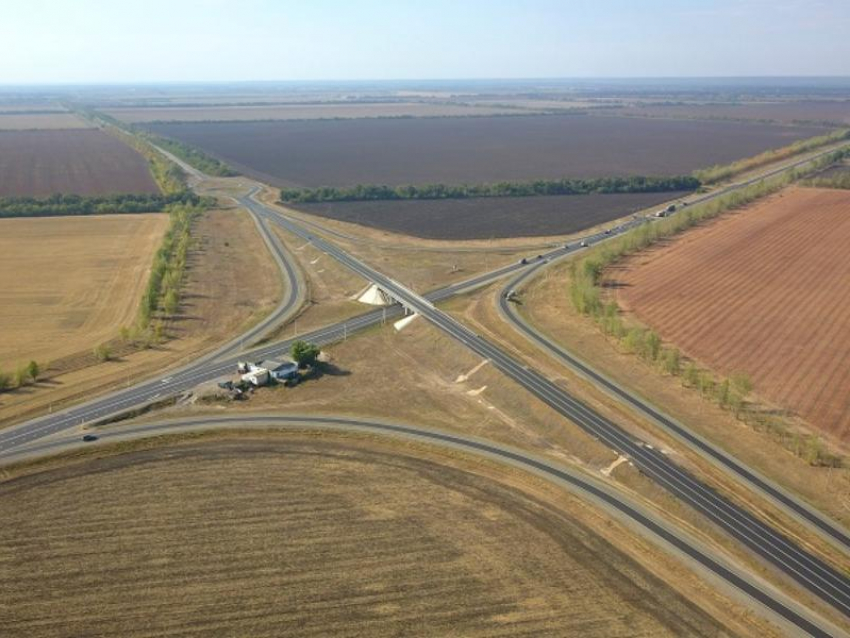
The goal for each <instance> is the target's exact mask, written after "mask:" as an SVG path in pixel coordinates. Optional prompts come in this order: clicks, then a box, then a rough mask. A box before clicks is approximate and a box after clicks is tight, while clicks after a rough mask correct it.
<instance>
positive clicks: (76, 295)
mask: <svg viewBox="0 0 850 638" xmlns="http://www.w3.org/2000/svg"><path fill="white" fill-rule="evenodd" d="M167 225H168V216H167V215H162V214H144V215H102V216H91V217H55V218H43V219H4V220H0V325H2V326H3V330H2V331H0V366H4V367H5V369H7V370H8V369H9V368H12V367H13V366H16V365H17V364H19V363H23V362H26V361H28V360H30V359H35V360H37V361H42V362H46V361H52V360H54V359H59V358H61V357H65V356H68V355H71V354H74V353H77V352H79V351H86V352H88V351H89V350H91V349H92V348H93V347H94V346H95V345H97V344H99V343H101V342H103V341H106V340H107V339H110V338H112V337H113V336H115V334H116V333H117V332H118V329H119V328H120V327H121V326H123V325H128V324H130V323H132V321H133V319H134V318H135V315H136V312H137V310H138V304H139V300H140V299H141V296H142V292H143V291H144V288H145V286H146V285H147V277H148V273H149V272H150V265H151V262H152V260H153V254H154V252H155V251H156V249H157V248H158V246H159V243H160V241H161V240H162V234H163V232H164V231H165V228H166V226H167Z"/></svg>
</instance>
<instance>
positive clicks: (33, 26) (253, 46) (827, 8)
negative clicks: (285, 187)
mask: <svg viewBox="0 0 850 638" xmlns="http://www.w3.org/2000/svg"><path fill="white" fill-rule="evenodd" d="M0 16H2V18H0V46H2V51H3V56H2V61H0V84H40V83H114V82H119V83H138V82H181V81H201V82H206V81H233V80H252V81H253V80H358V79H379V80H380V79H429V78H432V79H464V78H583V77H683V76H687V77H697V76H698V77H702V76H715V77H716V76H789V75H790V76H800V75H816V76H824V75H850V0H589V1H584V0H560V1H558V0H513V1H509V0H486V1H485V0H421V1H420V0H380V1H379V0H278V1H272V0H206V1H202V0H144V1H141V0H132V1H130V0H0Z"/></svg>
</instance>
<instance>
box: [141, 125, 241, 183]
mask: <svg viewBox="0 0 850 638" xmlns="http://www.w3.org/2000/svg"><path fill="white" fill-rule="evenodd" d="M134 131H135V132H136V134H137V135H139V136H141V137H142V138H143V139H144V140H146V141H147V142H149V143H150V144H155V145H156V146H159V147H160V148H162V149H163V150H166V151H168V152H169V153H171V154H172V155H175V156H176V157H179V158H180V159H182V160H183V161H184V162H186V163H187V164H189V165H190V166H193V167H195V168H197V169H198V170H199V171H201V172H202V173H206V174H207V175H214V176H216V177H233V176H235V175H239V173H237V172H236V171H234V170H233V169H232V168H230V167H229V166H228V165H227V164H225V163H224V162H222V161H220V160H218V159H216V158H215V157H212V156H210V155H207V154H206V153H204V152H203V151H201V150H198V149H197V148H195V147H193V146H189V145H188V144H184V143H183V142H178V141H177V140H173V139H171V138H169V137H162V136H159V135H153V134H152V133H148V132H147V131H142V130H139V129H138V128H134Z"/></svg>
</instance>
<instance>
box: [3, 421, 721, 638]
mask: <svg viewBox="0 0 850 638" xmlns="http://www.w3.org/2000/svg"><path fill="white" fill-rule="evenodd" d="M107 485H108V489H106V486H107ZM0 515H2V518H3V520H4V525H3V526H2V527H0V561H2V564H3V565H4V566H5V569H4V570H3V571H2V572H1V574H2V575H0V598H2V600H3V601H4V603H5V604H6V605H7V607H6V612H5V613H4V614H3V615H2V616H0V633H3V635H4V636H10V637H12V636H35V635H37V636H45V637H47V636H60V635H92V634H105V635H121V636H177V635H186V633H187V632H190V631H193V632H198V633H199V634H203V635H251V636H280V635H292V636H327V635H335V636H398V635H411V634H415V635H420V636H445V635H463V636H516V635H519V634H525V635H535V636H564V635H581V636H588V637H594V636H600V637H601V636H606V637H608V636H647V637H648V636H667V635H669V636H678V635H688V636H717V635H728V634H727V632H725V631H724V630H723V628H722V626H719V625H718V624H717V623H716V622H715V621H714V620H712V619H711V618H710V617H708V616H707V615H706V614H705V613H704V612H702V611H700V610H699V609H698V608H696V607H695V606H694V605H693V604H692V603H690V602H689V601H687V600H686V599H685V598H684V597H683V596H682V595H680V594H678V593H677V592H676V591H675V590H674V589H673V588H671V587H670V586H668V585H665V584H664V583H663V582H661V581H659V580H658V579H657V578H655V577H653V576H652V575H651V574H649V573H648V572H646V571H645V570H644V569H642V568H641V567H639V566H638V565H637V564H636V563H635V562H634V561H632V560H631V559H629V558H627V557H626V556H624V555H623V554H622V553H620V552H618V551H617V550H616V549H614V548H613V547H612V546H611V545H609V544H608V543H607V542H605V541H603V540H600V538H599V537H598V536H596V535H595V534H593V533H592V532H591V531H590V530H589V529H588V528H586V527H584V526H583V524H582V523H580V522H578V521H577V520H575V519H574V518H572V517H571V516H570V515H569V514H567V513H564V512H562V511H559V510H558V509H555V508H554V507H553V506H552V505H551V504H548V503H546V502H544V501H542V500H539V499H538V498H537V497H535V496H532V495H531V494H529V493H526V492H524V491H520V490H518V489H516V488H513V487H508V486H506V485H503V484H501V483H498V482H495V481H493V480H491V479H488V478H485V477H482V476H479V475H477V474H473V473H471V472H469V471H468V470H464V469H460V468H459V467H454V466H453V465H446V464H445V462H443V463H440V464H437V463H434V462H432V461H430V460H426V459H423V458H421V457H417V456H414V455H410V453H409V452H408V453H404V452H401V453H399V450H389V449H387V448H382V447H381V446H378V447H375V446H374V445H372V444H367V443H366V442H359V443H358V442H347V443H346V442H341V441H335V440H333V439H332V438H331V439H327V438H324V437H323V438H322V439H303V438H302V439H301V440H299V439H298V438H297V437H296V438H294V439H293V438H290V439H289V440H286V439H281V438H280V437H278V438H277V440H274V439H267V440H264V439H256V438H255V439H254V440H250V439H249V440H244V439H242V440H239V439H234V440H223V441H219V442H211V443H206V444H203V443H196V444H187V445H182V446H173V447H170V448H164V449H157V450H151V451H147V452H136V453H131V454H125V455H121V456H116V457H111V458H106V459H100V460H93V461H91V462H89V463H84V464H77V465H74V466H70V467H67V468H64V469H56V470H51V471H47V472H42V473H40V474H35V475H30V476H27V477H23V478H21V479H16V480H11V481H7V482H5V483H0Z"/></svg>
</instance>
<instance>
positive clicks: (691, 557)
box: [11, 415, 847, 638]
mask: <svg viewBox="0 0 850 638" xmlns="http://www.w3.org/2000/svg"><path fill="white" fill-rule="evenodd" d="M240 427H242V428H245V427H247V428H250V427H253V428H269V427H283V428H297V429H305V428H307V429H321V430H336V431H343V432H352V431H353V432H367V433H370V434H377V435H381V436H389V437H396V438H398V437H403V438H405V439H413V440H417V441H421V442H426V443H428V444H431V445H437V446H441V447H450V448H452V449H458V450H462V451H464V452H466V453H471V454H473V455H476V456H483V457H486V458H488V459H492V460H496V461H498V462H500V463H507V464H510V465H512V466H514V467H519V468H521V469H523V470H525V471H528V472H531V473H533V474H535V475H537V476H540V477H543V478H545V479H546V480H548V481H550V482H552V483H554V484H556V485H557V486H559V487H562V488H566V489H568V490H569V491H570V492H572V493H574V494H576V495H577V496H579V497H581V498H583V499H585V500H589V501H590V502H591V503H592V504H594V505H597V506H601V507H602V508H604V509H605V510H606V511H607V512H608V513H609V514H612V515H614V516H615V517H617V518H618V519H619V520H620V521H621V522H623V523H625V524H627V525H629V526H630V527H631V528H632V529H635V530H636V531H638V532H639V533H641V534H642V535H644V536H646V537H647V538H649V539H650V540H652V541H654V542H656V543H659V542H660V543H661V544H662V545H664V546H665V547H666V548H667V549H669V550H673V552H674V553H676V554H678V555H680V556H683V557H685V558H686V559H687V560H688V561H690V562H691V563H692V564H696V565H697V566H698V567H700V568H701V569H702V570H703V571H704V573H707V574H708V575H711V576H713V577H714V578H716V579H720V580H722V581H723V582H724V583H726V584H727V585H731V586H732V587H734V588H735V589H736V590H738V591H739V592H740V593H742V594H744V595H746V596H747V597H748V598H749V599H750V600H752V601H755V602H756V603H758V604H759V605H760V606H762V607H763V608H764V609H766V610H768V611H769V612H770V613H771V614H772V615H774V617H775V619H777V620H780V621H781V622H782V623H783V624H785V625H786V626H790V627H791V628H793V630H794V632H795V634H800V633H803V634H805V635H809V636H816V637H818V638H827V637H838V636H846V635H847V634H846V633H844V632H843V631H842V630H841V629H839V628H838V627H836V626H834V625H833V624H831V623H829V622H828V621H826V620H824V619H822V618H819V617H817V616H816V615H814V614H813V613H811V612H809V610H807V609H805V608H804V607H802V606H801V605H799V604H797V603H795V602H794V601H793V600H791V599H790V598H789V597H788V596H787V595H785V594H782V593H781V592H779V591H777V590H776V589H775V588H773V587H772V586H771V585H769V584H767V583H765V582H763V581H761V580H760V579H758V578H757V577H753V576H750V575H747V574H746V570H745V569H743V568H741V567H740V566H737V565H734V564H733V563H732V562H731V561H730V560H729V559H728V558H726V557H724V556H721V555H719V554H718V553H717V552H715V551H714V550H712V549H710V548H708V547H707V546H705V545H704V544H703V543H702V542H701V541H699V540H697V539H695V538H694V537H692V536H691V535H689V534H687V533H686V532H684V531H683V530H681V529H678V528H676V527H675V526H674V525H672V524H671V523H669V522H667V521H665V520H663V519H662V518H660V517H659V516H657V514H655V513H654V512H652V511H650V510H648V509H646V508H645V507H643V506H641V505H640V504H638V503H637V502H635V501H634V500H632V499H630V498H628V497H626V496H624V495H622V494H621V493H620V492H619V491H618V490H616V489H615V488H613V487H612V486H610V485H608V484H606V483H604V482H602V481H600V480H598V479H596V478H595V477H592V476H590V475H588V474H586V473H585V472H583V471H581V470H578V469H574V468H570V467H568V466H565V465H561V464H558V463H557V462H555V461H552V460H550V459H545V458H543V457H540V456H537V455H534V454H531V453H529V452H526V451H524V450H520V449H518V448H514V447H510V446H507V445H502V444H500V443H495V442H492V441H487V440H484V439H479V438H476V437H470V436H464V435H462V434H455V433H449V432H444V431H439V430H432V429H427V428H421V427H416V426H412V425H406V424H398V423H392V422H387V421H382V420H375V419H358V418H351V417H338V416H316V415H303V416H302V415H233V416H206V417H204V416H201V417H193V418H188V419H176V420H169V421H163V422H158V423H148V424H142V425H130V426H122V427H118V428H115V429H112V428H109V429H104V430H100V431H98V435H99V437H100V442H99V443H98V444H96V445H99V444H100V443H103V442H107V441H110V440H113V441H125V440H129V439H137V438H143V437H148V436H156V435H162V434H169V433H175V432H184V433H185V432H190V431H196V430H208V429H212V428H228V429H234V428H240ZM86 445H92V444H85V443H81V442H80V439H79V437H67V438H63V439H58V440H53V441H49V442H42V443H38V444H36V445H33V446H30V447H28V448H25V449H22V450H19V451H18V453H17V458H18V459H24V458H33V457H38V456H43V455H47V454H55V453H57V452H61V451H68V450H70V449H74V448H80V447H84V446H86ZM11 460H15V459H11Z"/></svg>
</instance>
